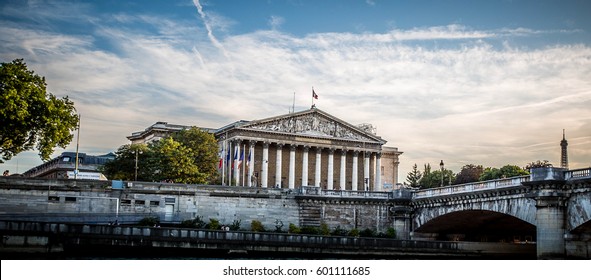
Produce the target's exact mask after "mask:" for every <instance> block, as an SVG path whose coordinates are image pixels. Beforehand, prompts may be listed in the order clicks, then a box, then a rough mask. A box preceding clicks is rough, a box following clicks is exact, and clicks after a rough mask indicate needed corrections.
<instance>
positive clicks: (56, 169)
mask: <svg viewBox="0 0 591 280" xmlns="http://www.w3.org/2000/svg"><path fill="white" fill-rule="evenodd" d="M76 157H78V166H77V167H78V170H76ZM114 158H115V154H113V153H108V154H106V155H98V156H92V155H87V154H86V153H78V155H76V153H75V152H63V153H62V154H61V155H59V156H57V157H55V158H53V159H51V160H50V161H47V162H45V163H43V164H41V165H38V166H36V167H33V168H31V169H29V170H27V171H26V172H25V173H23V176H24V177H39V178H51V179H89V180H107V178H106V177H105V176H104V175H103V174H102V173H100V171H99V167H100V166H102V165H104V164H105V163H107V161H109V160H112V159H114ZM76 172H78V173H77V174H76Z"/></svg>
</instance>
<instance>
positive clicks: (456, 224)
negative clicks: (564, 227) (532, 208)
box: [413, 210, 536, 242]
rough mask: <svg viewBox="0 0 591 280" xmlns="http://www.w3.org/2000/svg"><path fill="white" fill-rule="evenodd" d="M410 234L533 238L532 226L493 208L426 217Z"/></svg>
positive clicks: (453, 237) (492, 239) (507, 239)
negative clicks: (492, 209) (426, 219)
mask: <svg viewBox="0 0 591 280" xmlns="http://www.w3.org/2000/svg"><path fill="white" fill-rule="evenodd" d="M413 234H414V235H415V236H416V237H418V238H421V236H422V237H427V238H429V239H436V240H451V241H479V242H480V241H484V242H499V241H500V242H514V241H520V242H528V241H535V240H536V226H535V225H534V224H532V223H529V222H526V221H524V220H522V219H519V218H516V217H515V216H512V215H508V214H505V213H500V212H496V211H490V210H459V211H452V212H449V213H446V214H443V215H440V216H437V217H434V218H433V219H430V220H429V221H428V222H426V223H424V224H422V225H421V226H420V227H418V228H415V229H414V232H413Z"/></svg>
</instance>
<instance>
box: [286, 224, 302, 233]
mask: <svg viewBox="0 0 591 280" xmlns="http://www.w3.org/2000/svg"><path fill="white" fill-rule="evenodd" d="M287 232H289V233H293V234H300V233H301V232H302V230H301V229H300V228H299V227H298V226H296V225H294V224H292V223H289V229H288V231H287Z"/></svg>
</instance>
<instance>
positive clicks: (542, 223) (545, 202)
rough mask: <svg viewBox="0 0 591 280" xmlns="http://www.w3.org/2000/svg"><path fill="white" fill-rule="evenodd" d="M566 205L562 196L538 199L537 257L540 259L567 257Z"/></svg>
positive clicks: (540, 197)
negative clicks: (565, 237) (565, 236)
mask: <svg viewBox="0 0 591 280" xmlns="http://www.w3.org/2000/svg"><path fill="white" fill-rule="evenodd" d="M564 215H565V204H564V198H563V197H560V196H539V197H537V198H536V220H537V229H536V235H537V244H536V247H537V248H536V249H537V255H538V259H557V258H558V259H562V258H564V257H565V242H564V234H565V227H564V221H565V216H564Z"/></svg>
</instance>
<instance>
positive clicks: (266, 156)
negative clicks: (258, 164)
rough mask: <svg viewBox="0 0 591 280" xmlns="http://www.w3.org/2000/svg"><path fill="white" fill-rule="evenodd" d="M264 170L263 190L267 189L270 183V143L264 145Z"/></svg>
mask: <svg viewBox="0 0 591 280" xmlns="http://www.w3.org/2000/svg"><path fill="white" fill-rule="evenodd" d="M262 165H263V170H261V179H260V180H261V188H266V187H267V185H268V182H269V142H264V143H263V162H262Z"/></svg>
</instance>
